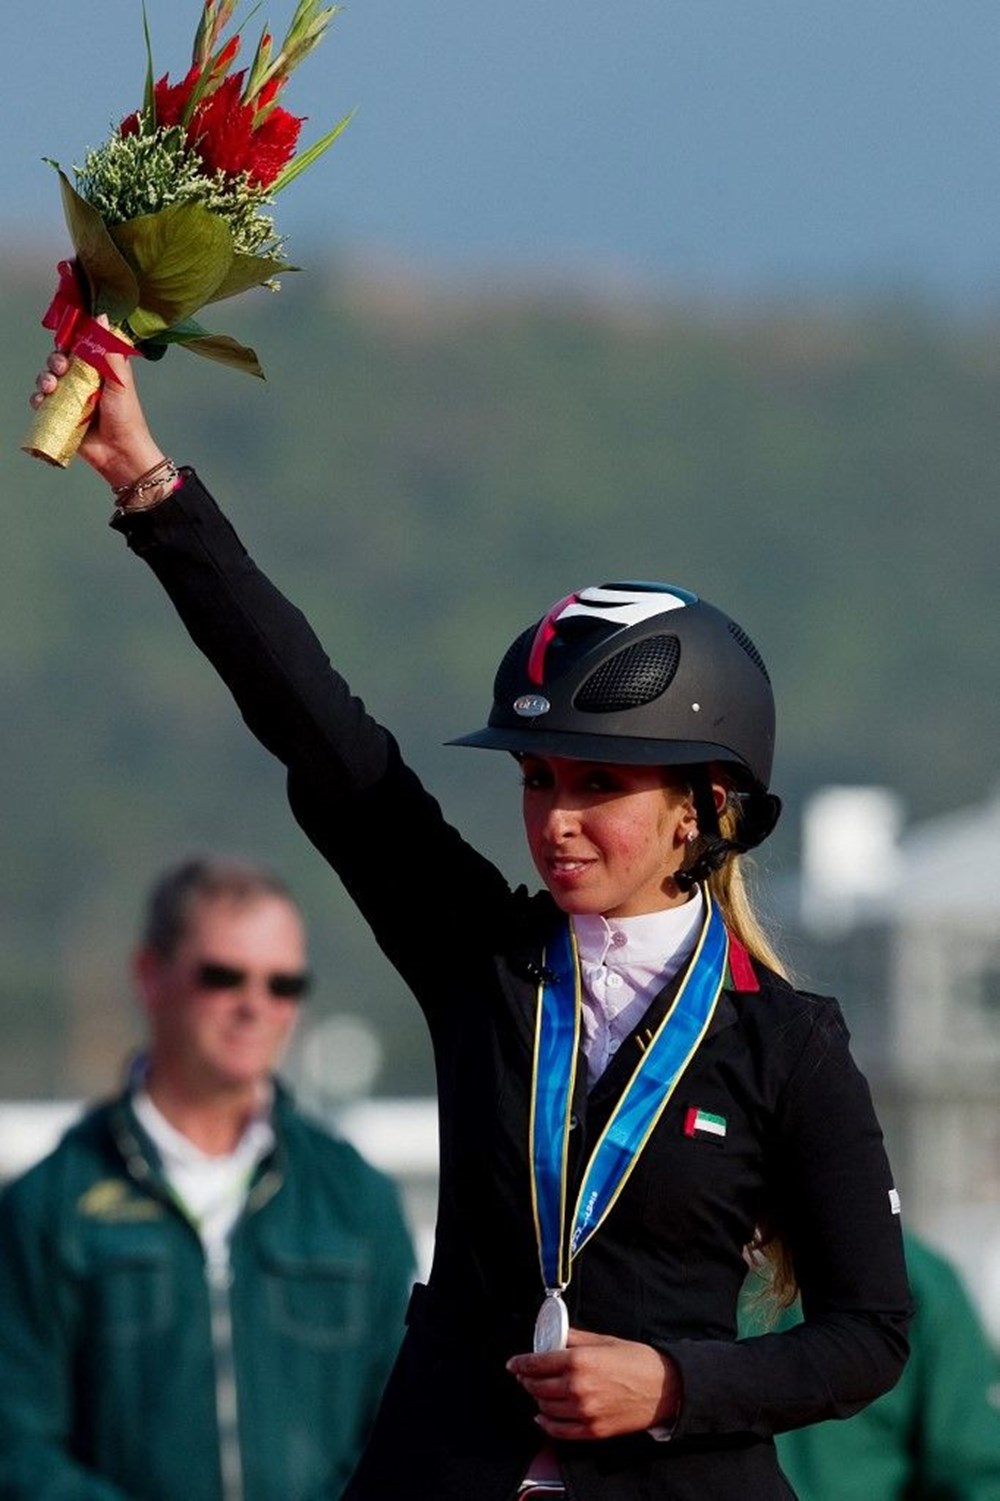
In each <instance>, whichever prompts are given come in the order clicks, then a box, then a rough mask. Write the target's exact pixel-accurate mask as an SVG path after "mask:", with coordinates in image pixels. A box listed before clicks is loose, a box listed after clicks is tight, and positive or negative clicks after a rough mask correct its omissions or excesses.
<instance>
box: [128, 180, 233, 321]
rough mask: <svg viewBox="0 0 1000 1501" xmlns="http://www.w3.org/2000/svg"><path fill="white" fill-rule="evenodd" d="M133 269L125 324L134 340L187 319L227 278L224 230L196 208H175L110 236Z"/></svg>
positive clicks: (228, 237)
mask: <svg viewBox="0 0 1000 1501" xmlns="http://www.w3.org/2000/svg"><path fill="white" fill-rule="evenodd" d="M111 235H112V238H113V239H114V241H115V244H116V245H118V246H119V248H120V249H121V250H122V251H123V253H124V254H125V255H126V256H127V257H128V259H129V261H130V262H131V263H132V265H133V266H134V268H135V273H136V278H137V280H138V284H139V297H138V304H139V305H138V308H137V309H136V311H135V312H134V313H132V314H131V315H130V317H129V324H130V326H131V328H132V329H133V331H134V332H135V334H136V336H137V337H138V338H140V339H143V338H149V337H151V336H152V335H154V334H158V333H160V332H161V331H162V330H163V329H165V328H170V327H171V326H172V325H173V324H175V323H180V322H181V321H182V320H183V319H185V318H189V317H190V316H191V314H192V313H196V312H197V311H198V309H199V308H200V307H204V305H205V303H206V302H208V301H209V300H210V298H211V297H212V296H213V295H214V293H215V291H216V288H217V287H218V286H219V285H220V284H221V283H222V282H223V281H224V280H225V278H226V276H227V275H228V274H229V268H230V266H231V264H232V260H233V237H232V234H231V233H230V229H229V225H228V224H227V223H226V222H225V220H224V219H221V218H219V216H218V215H217V214H213V213H210V212H209V210H208V209H206V208H204V207H203V206H202V205H201V204H200V203H175V204H173V205H172V206H171V207H170V208H165V209H160V210H159V212H158V213H155V214H143V215H142V216H141V217H140V218H138V219H130V220H128V222H127V223H125V224H116V225H115V227H114V229H112V230H111Z"/></svg>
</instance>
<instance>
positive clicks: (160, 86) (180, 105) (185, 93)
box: [119, 66, 201, 136]
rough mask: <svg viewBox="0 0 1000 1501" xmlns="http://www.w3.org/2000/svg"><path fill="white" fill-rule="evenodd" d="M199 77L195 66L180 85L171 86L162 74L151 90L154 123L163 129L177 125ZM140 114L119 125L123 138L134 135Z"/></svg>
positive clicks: (137, 127)
mask: <svg viewBox="0 0 1000 1501" xmlns="http://www.w3.org/2000/svg"><path fill="white" fill-rule="evenodd" d="M200 76H201V74H200V70H199V68H198V67H197V66H195V67H193V68H191V69H189V71H188V74H187V77H186V78H184V79H182V81H181V82H180V83H174V84H172V83H171V82H170V75H169V74H167V73H164V75H163V77H162V78H161V79H160V81H159V82H158V83H157V85H156V87H155V88H154V89H153V100H154V104H155V106H156V123H157V125H160V126H162V127H163V128H164V129H167V128H169V127H170V126H171V125H179V124H180V121H181V116H182V115H183V113H184V111H185V110H186V109H187V106H188V101H189V99H190V98H191V95H192V94H193V93H194V89H195V85H196V84H197V82H198V79H199V77H200ZM139 119H140V112H139V111H138V110H137V111H136V112H135V114H132V115H128V116H127V117H126V118H125V119H124V120H123V121H122V123H121V125H120V127H119V130H120V133H121V134H122V135H123V136H131V135H135V134H136V132H137V131H138V129H139Z"/></svg>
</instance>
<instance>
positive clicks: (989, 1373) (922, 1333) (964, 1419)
mask: <svg viewBox="0 0 1000 1501" xmlns="http://www.w3.org/2000/svg"><path fill="white" fill-rule="evenodd" d="M905 1247H906V1265H907V1271H908V1273H909V1277H910V1285H911V1288H912V1290H913V1297H914V1302H915V1304H916V1313H915V1315H914V1319H913V1323H912V1325H911V1326H910V1359H909V1362H908V1364H907V1366H906V1368H905V1369H904V1371H903V1374H902V1377H901V1378H900V1380H899V1382H898V1384H897V1385H896V1386H894V1387H893V1389H892V1391H890V1392H887V1393H886V1394H885V1396H883V1397H879V1398H878V1400H877V1401H875V1402H873V1403H872V1404H871V1406H870V1407H866V1408H865V1409H864V1410H863V1411H862V1412H859V1413H857V1414H855V1416H854V1417H852V1418H848V1419H847V1420H846V1421H844V1422H837V1423H817V1424H815V1425H813V1426H812V1427H810V1428H799V1429H796V1430H795V1431H794V1432H792V1433H783V1434H780V1435H779V1437H778V1439H777V1444H778V1457H779V1459H780V1462H781V1467H782V1469H783V1470H784V1471H785V1474H786V1475H787V1476H788V1478H789V1480H790V1481H791V1483H792V1485H793V1486H794V1488H795V1492H796V1494H797V1496H798V1497H799V1498H800V1501H1000V1405H998V1404H1000V1366H998V1362H997V1358H996V1354H995V1352H994V1351H993V1350H991V1348H990V1346H989V1344H988V1342H987V1339H986V1336H985V1335H984V1333H983V1330H982V1328H981V1326H980V1324H979V1320H978V1318H977V1316H976V1313H975V1311H974V1309H973V1307H972V1305H971V1303H970V1301H969V1298H968V1295H967V1293H966V1292H965V1289H964V1287H963V1286H962V1283H961V1281H960V1280H959V1278H958V1277H957V1276H956V1274H955V1272H954V1271H953V1270H952V1267H951V1266H950V1264H949V1263H948V1262H947V1261H945V1260H944V1259H943V1258H942V1257H940V1256H938V1255H937V1254H936V1253H935V1252H933V1251H931V1250H930V1249H929V1247H927V1246H926V1245H924V1244H923V1243H922V1242H921V1241H919V1240H917V1239H915V1237H914V1236H912V1235H907V1236H905Z"/></svg>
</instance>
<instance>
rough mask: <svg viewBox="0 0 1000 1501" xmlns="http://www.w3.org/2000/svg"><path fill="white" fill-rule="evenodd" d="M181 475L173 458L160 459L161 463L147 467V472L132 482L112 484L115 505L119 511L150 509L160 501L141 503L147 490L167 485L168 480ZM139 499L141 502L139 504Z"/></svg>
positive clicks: (173, 479)
mask: <svg viewBox="0 0 1000 1501" xmlns="http://www.w3.org/2000/svg"><path fill="white" fill-rule="evenodd" d="M179 477H180V470H179V469H178V468H177V465H176V464H175V463H174V461H173V459H160V461H159V463H157V464H154V465H153V467H152V469H147V470H146V473H145V474H140V476H139V478H138V479H136V480H133V481H132V482H131V484H128V485H112V487H111V490H112V494H113V495H114V497H115V506H116V508H117V509H118V510H119V511H145V510H148V509H149V508H150V506H153V505H157V504H158V503H159V502H158V501H155V500H154V501H147V502H146V504H145V505H143V504H142V503H141V502H142V497H143V496H144V495H145V493H146V491H147V490H155V489H156V488H157V487H158V486H159V485H165V484H167V483H168V482H169V483H172V482H173V481H175V480H177V479H178V478H179ZM167 493H168V494H169V493H170V492H169V491H168V492H167ZM159 499H160V500H165V499H166V496H165V495H162V496H160V497H159ZM137 501H138V502H140V504H138V505H137V504H136V502H137Z"/></svg>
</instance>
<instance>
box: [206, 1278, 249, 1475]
mask: <svg viewBox="0 0 1000 1501" xmlns="http://www.w3.org/2000/svg"><path fill="white" fill-rule="evenodd" d="M205 1279H206V1281H207V1283H208V1299H209V1316H210V1319H211V1327H212V1357H213V1362H214V1365H215V1410H216V1421H217V1423H218V1428H219V1465H220V1468H221V1471H222V1495H223V1501H243V1460H242V1456H241V1454H240V1431H239V1412H238V1405H237V1400H236V1364H235V1361H234V1359H233V1314H232V1306H231V1304H230V1298H229V1290H230V1288H231V1287H232V1285H233V1273H232V1268H231V1267H230V1265H229V1257H228V1256H227V1255H222V1256H216V1257H211V1258H209V1257H206V1259H205Z"/></svg>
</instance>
